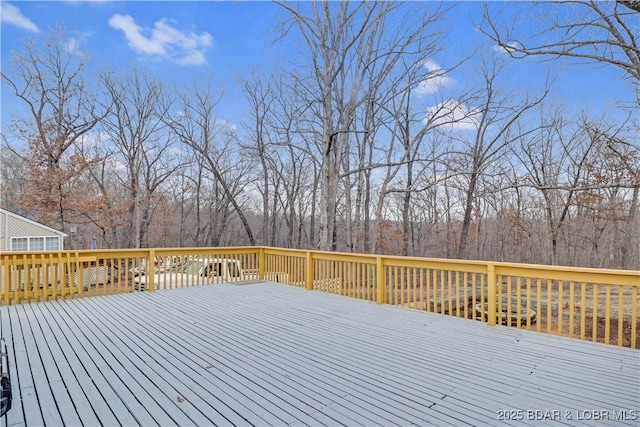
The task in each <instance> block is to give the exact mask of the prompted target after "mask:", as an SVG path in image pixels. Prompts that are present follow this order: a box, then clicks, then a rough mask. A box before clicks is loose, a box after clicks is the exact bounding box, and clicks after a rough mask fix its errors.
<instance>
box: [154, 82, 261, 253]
mask: <svg viewBox="0 0 640 427" xmlns="http://www.w3.org/2000/svg"><path fill="white" fill-rule="evenodd" d="M219 96H220V95H218V94H216V93H214V91H213V89H212V88H211V87H210V85H208V84H205V85H201V84H194V85H193V86H192V87H191V88H190V89H189V91H188V92H187V93H184V94H183V95H181V97H180V108H181V113H180V115H177V116H173V117H169V116H167V117H166V118H165V121H166V122H167V124H168V125H169V126H170V127H171V129H172V131H173V132H174V133H175V134H176V135H177V137H178V138H179V140H180V141H181V142H182V143H183V144H184V145H185V146H187V147H189V148H190V149H191V150H193V152H194V153H195V154H196V156H197V157H198V158H199V159H201V160H202V162H203V166H204V168H206V170H208V171H209V172H210V173H211V174H212V175H213V179H214V180H215V185H214V188H216V187H217V186H219V188H220V190H221V192H222V194H223V195H224V198H225V200H226V201H227V203H230V204H231V205H232V206H233V210H234V211H235V213H236V214H237V215H238V218H239V219H240V222H241V223H242V227H243V228H244V231H245V233H246V234H247V238H248V240H249V244H250V245H255V244H256V241H255V238H254V236H253V231H252V229H251V225H250V224H249V221H248V219H247V215H246V213H245V212H244V210H243V207H242V206H241V200H240V194H241V193H242V190H243V188H244V181H243V180H242V179H240V177H242V176H243V174H245V172H246V171H245V170H244V169H243V166H246V164H243V162H242V159H241V158H240V156H238V155H237V154H238V153H233V152H231V143H233V144H234V145H237V139H236V137H235V135H232V134H231V133H232V132H229V131H230V129H229V128H228V127H227V125H226V124H225V123H224V122H223V121H221V120H220V119H218V118H216V116H215V109H216V106H217V104H218V102H219ZM230 156H232V157H235V158H234V159H233V161H232V159H231V158H229V157H230ZM225 161H226V162H225ZM232 163H235V165H234V166H233V167H231V164H232ZM218 238H219V235H218Z"/></svg>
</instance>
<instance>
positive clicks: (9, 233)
mask: <svg viewBox="0 0 640 427" xmlns="http://www.w3.org/2000/svg"><path fill="white" fill-rule="evenodd" d="M66 236H67V235H66V234H65V233H63V232H61V231H58V230H55V229H53V228H51V227H47V226H46V225H43V224H39V223H37V222H35V221H32V220H30V219H27V218H24V217H21V216H20V215H16V214H14V213H11V212H8V211H6V210H4V209H0V252H5V251H10V250H11V239H12V238H14V237H27V238H29V237H45V238H46V237H58V238H59V240H58V241H59V244H58V248H57V250H62V248H63V242H64V238H65V237H66Z"/></svg>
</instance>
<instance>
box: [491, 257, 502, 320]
mask: <svg viewBox="0 0 640 427" xmlns="http://www.w3.org/2000/svg"><path fill="white" fill-rule="evenodd" d="M487 285H488V286H487V288H488V289H487V293H488V295H487V324H488V325H489V326H496V315H497V312H496V303H497V298H498V296H497V295H496V266H495V264H492V263H489V264H487ZM501 305H502V304H501Z"/></svg>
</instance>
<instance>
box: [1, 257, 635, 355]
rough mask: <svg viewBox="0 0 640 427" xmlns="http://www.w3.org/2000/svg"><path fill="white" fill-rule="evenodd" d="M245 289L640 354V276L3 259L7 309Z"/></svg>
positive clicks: (398, 261)
mask: <svg viewBox="0 0 640 427" xmlns="http://www.w3.org/2000/svg"><path fill="white" fill-rule="evenodd" d="M189 260H208V261H216V262H218V261H223V262H229V263H232V264H235V265H237V266H239V268H241V270H242V274H234V273H230V274H227V275H225V276H224V277H220V276H218V277H212V276H213V275H215V274H213V273H210V274H186V275H185V274H182V273H183V272H184V271H183V269H184V268H187V267H186V266H187V265H188V261H189ZM229 268H231V267H229ZM236 273H237V272H236ZM240 280H269V281H274V282H280V283H285V284H288V285H293V286H299V287H303V288H306V289H308V290H316V291H322V292H329V293H334V294H339V295H344V296H349V297H355V298H361V299H365V300H368V301H373V302H377V303H379V304H392V305H397V306H402V307H407V308H412V309H418V310H425V311H430V312H435V313H440V314H445V315H451V316H456V317H463V318H467V319H475V320H480V321H484V322H487V323H488V324H489V325H496V324H499V323H502V324H504V325H508V326H514V327H518V328H524V329H530V330H535V331H539V332H546V333H552V334H556V335H563V336H569V337H576V338H580V339H587V340H591V341H598V342H604V343H607V344H617V345H620V346H626V347H632V348H638V346H639V343H640V339H639V328H638V326H639V323H640V319H639V313H638V305H639V296H638V287H640V271H637V270H633V271H630V270H604V269H590V268H573V267H557V266H545V265H531V264H514V263H494V262H484V261H462V260H447V259H430V258H414V257H398V256H380V255H366V254H347V253H336V252H321V251H305V250H295V249H281V248H270V247H233V248H180V249H175V248H155V249H132V250H86V251H59V252H7V253H3V254H0V281H1V286H0V301H1V302H2V303H3V304H7V303H20V302H28V301H39V300H48V299H52V298H68V297H76V296H83V295H99V294H113V293H122V292H134V291H136V290H147V291H154V290H156V289H164V288H173V287H183V286H198V285H204V284H210V283H220V282H228V281H240Z"/></svg>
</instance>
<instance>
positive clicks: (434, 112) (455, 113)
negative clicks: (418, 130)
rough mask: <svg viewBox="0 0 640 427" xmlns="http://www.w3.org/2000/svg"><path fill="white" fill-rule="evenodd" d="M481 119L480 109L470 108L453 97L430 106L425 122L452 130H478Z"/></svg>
mask: <svg viewBox="0 0 640 427" xmlns="http://www.w3.org/2000/svg"><path fill="white" fill-rule="evenodd" d="M479 120H480V110H476V109H470V108H469V107H467V106H466V105H465V104H463V103H461V102H459V101H456V100H453V99H449V100H448V101H445V102H442V103H440V104H437V105H434V106H433V107H429V108H428V109H427V114H426V115H425V118H424V122H425V123H429V124H430V125H431V126H438V127H446V128H448V129H450V130H476V129H478V124H479Z"/></svg>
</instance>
